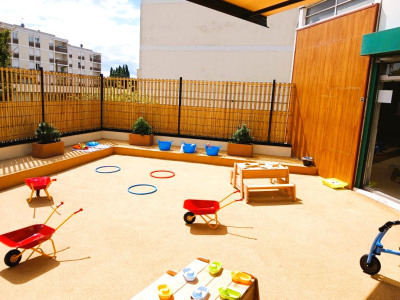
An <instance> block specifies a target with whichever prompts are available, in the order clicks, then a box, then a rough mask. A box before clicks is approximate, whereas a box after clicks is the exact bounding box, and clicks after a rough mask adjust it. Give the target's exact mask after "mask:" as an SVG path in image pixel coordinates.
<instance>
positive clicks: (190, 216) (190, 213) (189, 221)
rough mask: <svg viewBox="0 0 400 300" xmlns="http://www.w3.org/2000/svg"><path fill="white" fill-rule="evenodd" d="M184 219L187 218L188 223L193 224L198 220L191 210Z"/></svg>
mask: <svg viewBox="0 0 400 300" xmlns="http://www.w3.org/2000/svg"><path fill="white" fill-rule="evenodd" d="M183 219H184V220H185V222H186V224H192V223H193V222H194V221H196V217H195V215H194V213H192V212H190V211H188V212H187V213H185V215H184V216H183Z"/></svg>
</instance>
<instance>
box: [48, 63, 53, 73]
mask: <svg viewBox="0 0 400 300" xmlns="http://www.w3.org/2000/svg"><path fill="white" fill-rule="evenodd" d="M49 71H51V72H53V71H54V65H53V64H50V65H49Z"/></svg>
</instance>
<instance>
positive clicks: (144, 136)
mask: <svg viewBox="0 0 400 300" xmlns="http://www.w3.org/2000/svg"><path fill="white" fill-rule="evenodd" d="M129 144H130V145H138V146H151V145H153V134H152V131H151V126H150V125H149V123H147V122H146V120H145V119H143V117H139V118H138V119H137V120H136V122H135V124H133V127H132V133H130V134H129Z"/></svg>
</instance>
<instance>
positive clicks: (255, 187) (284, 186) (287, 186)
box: [243, 183, 296, 203]
mask: <svg viewBox="0 0 400 300" xmlns="http://www.w3.org/2000/svg"><path fill="white" fill-rule="evenodd" d="M243 189H244V198H245V199H246V203H249V192H251V191H260V190H288V191H289V192H290V194H291V195H292V198H293V200H294V201H296V185H295V184H293V183H285V184H246V183H244V184H243Z"/></svg>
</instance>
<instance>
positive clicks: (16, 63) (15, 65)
mask: <svg viewBox="0 0 400 300" xmlns="http://www.w3.org/2000/svg"><path fill="white" fill-rule="evenodd" d="M12 67H13V68H19V60H18V59H13V60H12Z"/></svg>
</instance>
